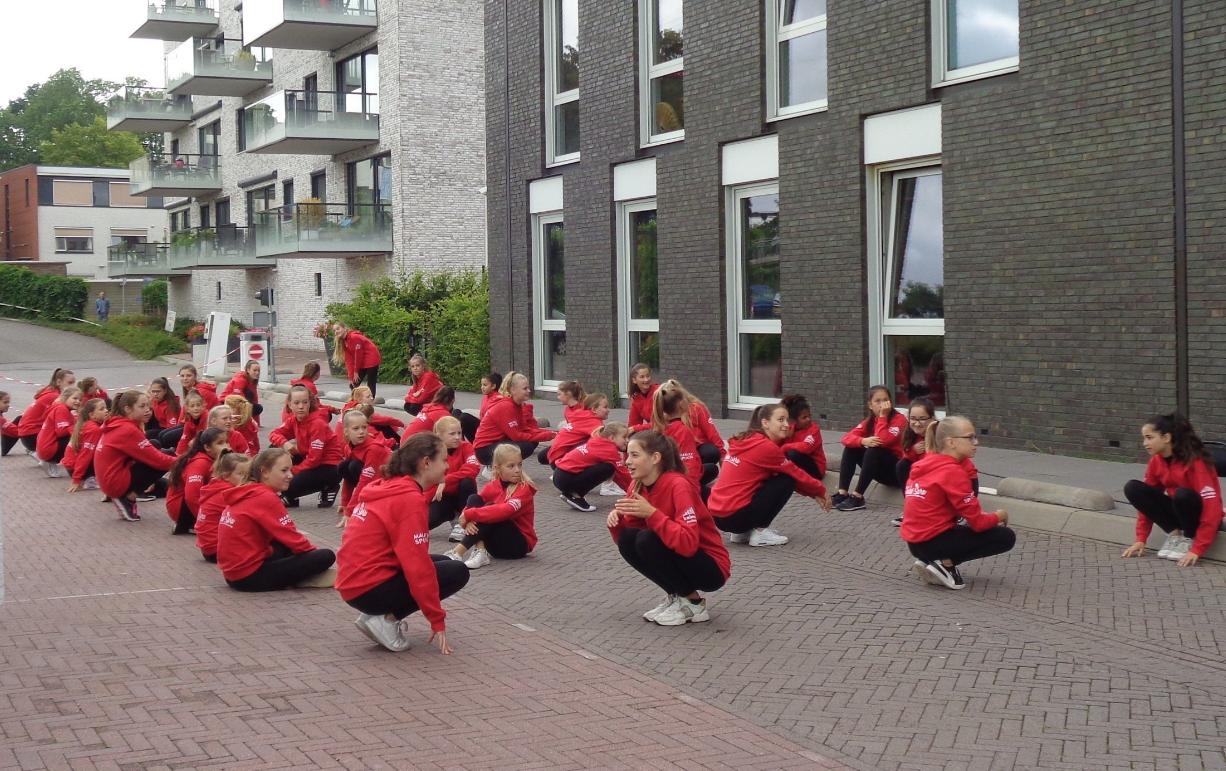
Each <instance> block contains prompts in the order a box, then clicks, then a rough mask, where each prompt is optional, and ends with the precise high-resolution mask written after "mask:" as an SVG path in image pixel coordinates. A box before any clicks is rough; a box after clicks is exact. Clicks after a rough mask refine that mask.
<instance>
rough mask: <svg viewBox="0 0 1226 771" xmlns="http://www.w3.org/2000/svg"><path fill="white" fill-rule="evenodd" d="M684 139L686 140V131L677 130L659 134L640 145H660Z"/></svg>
mask: <svg viewBox="0 0 1226 771" xmlns="http://www.w3.org/2000/svg"><path fill="white" fill-rule="evenodd" d="M683 141H685V131H675V132H672V133H670V134H657V135H655V136H653V137H651V138H650V139H648V140H647V141H646V142H643V143H642V144H641V145H640V147H659V146H660V145H671V144H672V143H674V142H683Z"/></svg>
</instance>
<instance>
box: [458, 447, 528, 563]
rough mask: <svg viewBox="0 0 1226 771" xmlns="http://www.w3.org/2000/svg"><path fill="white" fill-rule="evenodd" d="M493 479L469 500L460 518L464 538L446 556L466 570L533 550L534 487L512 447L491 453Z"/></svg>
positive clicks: (497, 449)
mask: <svg viewBox="0 0 1226 771" xmlns="http://www.w3.org/2000/svg"><path fill="white" fill-rule="evenodd" d="M493 460H494V479H493V480H492V481H491V482H490V483H489V484H487V485H486V486H485V487H483V488H481V492H480V493H479V494H477V495H474V496H472V497H471V498H469V499H468V506H466V507H465V509H464V512H463V513H462V514H461V515H460V525H461V526H462V527H463V528H464V532H465V535H464V538H463V539H462V540H461V541H460V543H459V545H458V546H456V547H455V548H454V549H452V550H451V551H449V552H447V556H448V557H450V558H451V559H457V560H463V562H464V564H465V565H467V566H468V568H469V570H476V569H477V568H482V567H485V566H486V565H488V564H490V557H497V558H498V559H504V560H517V559H522V558H524V557H526V556H528V553H529V552H531V551H532V550H533V549H534V548H535V547H536V528H535V522H536V506H535V499H536V485H534V484H533V483H532V480H531V479H529V478H528V475H527V474H526V473H524V456H523V455H522V454H521V453H520V451H519V448H518V447H516V446H515V445H513V444H500V445H498V447H497V448H496V449H495V450H494V459H493Z"/></svg>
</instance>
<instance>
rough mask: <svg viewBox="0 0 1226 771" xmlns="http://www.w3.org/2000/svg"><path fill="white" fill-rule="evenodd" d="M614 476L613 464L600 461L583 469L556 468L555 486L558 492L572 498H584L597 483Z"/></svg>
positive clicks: (554, 473)
mask: <svg viewBox="0 0 1226 771" xmlns="http://www.w3.org/2000/svg"><path fill="white" fill-rule="evenodd" d="M612 478H613V464H612V463H605V462H603V461H602V462H600V463H597V464H595V465H593V466H589V467H588V468H585V469H584V470H582V471H563V470H562V469H560V468H559V469H554V471H553V486H554V487H556V488H558V492H560V493H562V494H563V495H567V496H570V497H571V498H583V497H586V496H587V494H588V493H590V492H591V491H592V490H594V489H595V488H596V485H598V484H601V483H602V482H607V481H609V480H610V479H612Z"/></svg>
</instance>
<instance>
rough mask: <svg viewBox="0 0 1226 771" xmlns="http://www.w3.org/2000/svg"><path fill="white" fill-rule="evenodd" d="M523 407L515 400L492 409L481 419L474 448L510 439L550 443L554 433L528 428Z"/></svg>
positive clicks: (500, 402)
mask: <svg viewBox="0 0 1226 771" xmlns="http://www.w3.org/2000/svg"><path fill="white" fill-rule="evenodd" d="M524 413H525V410H524V408H523V405H519V404H516V403H515V400H514V399H501V400H499V401H498V402H495V403H494V406H492V407H490V409H489V412H487V413H485V417H484V418H482V419H481V426H480V427H479V428H478V429H477V435H476V436H475V437H473V446H474V447H476V448H477V449H481V448H483V447H489V446H490V445H491V444H498V443H499V442H501V441H503V440H506V439H509V440H510V441H512V442H548V441H549V440H550V439H553V432H552V431H546V430H544V429H541V428H536V429H531V428H528V424H527V421H526V419H525V414H524Z"/></svg>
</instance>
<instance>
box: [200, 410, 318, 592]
mask: <svg viewBox="0 0 1226 771" xmlns="http://www.w3.org/2000/svg"><path fill="white" fill-rule="evenodd" d="M302 390H303V393H304V394H306V393H307V391H306V389H305V388H304V389H302ZM328 435H329V436H331V432H328ZM293 462H294V461H293V458H291V457H290V454H289V453H288V452H286V451H285V450H281V449H278V448H276V447H273V448H269V449H267V450H265V451H264V452H262V453H260V454H259V455H257V456H255V457H254V458H252V460H251V467H250V469H249V472H248V476H247V483H246V484H244V485H241V486H239V487H236V488H234V489H233V490H229V491H227V492H226V493H225V494H224V496H223V497H224V499H225V502H226V509H225V511H223V512H222V513H221V517H220V519H219V520H218V522H217V566H218V567H219V568H221V575H222V577H223V578H225V579H226V583H227V584H229V585H230V588H231V589H237V590H238V591H240V592H275V591H278V590H281V589H288V588H290V587H292V586H304V587H305V586H311V587H330V586H332V582H333V580H334V579H335V574H336V571H335V569H334V568H333V565H334V564H335V563H336V555H335V554H334V553H333V552H332V551H331V550H330V549H316V548H315V545H314V544H312V543H311V542H310V541H308V540H307V538H306V536H304V535H303V534H302V533H300V532H298V528H297V527H296V526H295V525H294V520H293V519H292V518H291V517H290V515H289V512H288V511H286V510H285V505H284V504H283V503H282V502H281V497H280V496H281V495H284V494H285V492H286V491H287V490H289V486H290V481H291V480H292V479H293V478H294V471H293V468H292V467H293Z"/></svg>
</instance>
